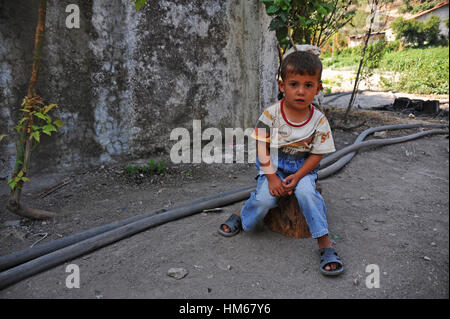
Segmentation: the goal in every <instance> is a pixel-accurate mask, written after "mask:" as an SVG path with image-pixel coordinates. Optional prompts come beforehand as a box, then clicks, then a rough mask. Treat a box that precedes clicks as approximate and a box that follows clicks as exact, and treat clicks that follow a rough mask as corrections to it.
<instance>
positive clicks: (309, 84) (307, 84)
mask: <svg viewBox="0 0 450 319" xmlns="http://www.w3.org/2000/svg"><path fill="white" fill-rule="evenodd" d="M305 86H306V87H307V88H311V87H313V84H312V83H306V85H305Z"/></svg>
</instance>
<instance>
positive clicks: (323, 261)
mask: <svg viewBox="0 0 450 319" xmlns="http://www.w3.org/2000/svg"><path fill="white" fill-rule="evenodd" d="M319 254H320V272H321V273H322V274H324V275H325V276H337V275H339V274H341V273H342V272H343V271H344V264H343V263H342V261H341V259H340V258H339V256H338V254H337V253H336V250H334V248H332V247H328V248H322V249H319ZM330 263H336V264H339V265H338V266H337V268H336V269H334V270H326V269H325V266H326V265H328V264H330Z"/></svg>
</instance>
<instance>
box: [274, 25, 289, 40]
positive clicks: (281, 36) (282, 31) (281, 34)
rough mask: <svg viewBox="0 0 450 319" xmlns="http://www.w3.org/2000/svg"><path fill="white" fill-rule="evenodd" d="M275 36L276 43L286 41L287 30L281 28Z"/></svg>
mask: <svg viewBox="0 0 450 319" xmlns="http://www.w3.org/2000/svg"><path fill="white" fill-rule="evenodd" d="M276 36H277V39H278V42H281V41H282V40H284V39H286V38H287V37H288V28H287V27H283V28H280V29H278V30H277V31H276Z"/></svg>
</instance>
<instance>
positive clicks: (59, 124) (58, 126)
mask: <svg viewBox="0 0 450 319" xmlns="http://www.w3.org/2000/svg"><path fill="white" fill-rule="evenodd" d="M53 124H55V125H56V127H57V128H60V127H61V126H63V122H61V121H60V120H56V121H54V122H53Z"/></svg>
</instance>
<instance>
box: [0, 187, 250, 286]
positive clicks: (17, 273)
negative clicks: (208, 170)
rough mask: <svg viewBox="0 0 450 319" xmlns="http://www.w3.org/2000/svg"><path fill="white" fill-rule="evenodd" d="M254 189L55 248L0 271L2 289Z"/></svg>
mask: <svg viewBox="0 0 450 319" xmlns="http://www.w3.org/2000/svg"><path fill="white" fill-rule="evenodd" d="M255 188H256V185H253V189H249V190H242V191H240V192H230V194H228V195H227V196H220V197H217V198H213V199H209V200H206V201H204V202H198V203H196V204H194V205H191V206H188V207H179V208H175V209H171V210H168V211H166V212H164V213H161V214H157V215H153V216H150V217H145V218H142V219H140V220H137V221H134V222H132V223H129V224H126V225H123V226H120V227H117V228H114V229H112V230H109V231H106V232H103V233H101V234H98V235H96V236H93V237H90V238H87V239H85V240H82V241H79V242H76V243H75V244H72V245H70V246H66V247H64V248H61V249H58V250H55V251H53V252H51V253H48V254H46V255H43V256H41V257H38V258H35V259H33V260H31V261H28V262H26V263H23V264H20V265H19V266H16V267H13V268H10V269H8V270H5V271H3V272H1V273H0V289H4V288H6V287H8V286H10V285H12V284H14V283H16V282H18V281H20V280H23V279H25V278H27V277H30V276H32V275H34V274H37V273H39V272H41V271H44V270H46V269H49V268H51V267H53V266H56V265H58V264H60V263H62V262H65V261H67V260H71V259H74V258H76V257H78V256H81V255H84V254H86V253H89V252H91V251H93V250H96V249H98V248H101V247H103V246H106V245H108V244H111V243H114V242H116V241H118V240H120V239H123V238H126V237H129V236H131V235H134V234H136V233H139V232H141V231H144V230H146V229H148V228H151V227H154V226H158V225H161V224H164V223H167V222H169V221H172V220H176V219H179V218H182V217H186V216H189V215H192V214H195V213H197V212H201V211H203V210H205V209H210V208H215V207H220V206H224V205H229V204H230V203H233V202H238V201H241V200H244V199H246V198H248V197H249V195H250V193H251V191H252V190H254V189H255ZM219 195H222V194H219Z"/></svg>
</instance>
